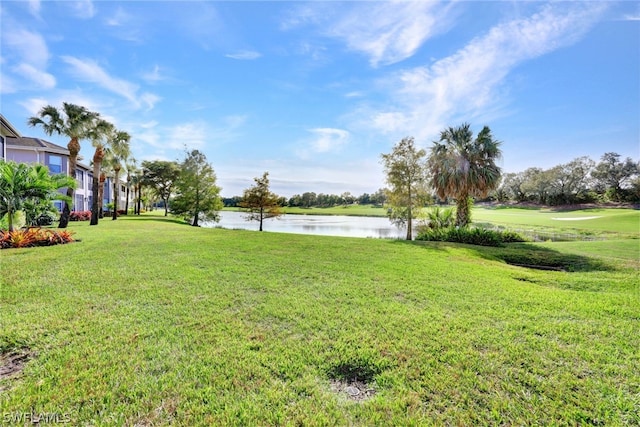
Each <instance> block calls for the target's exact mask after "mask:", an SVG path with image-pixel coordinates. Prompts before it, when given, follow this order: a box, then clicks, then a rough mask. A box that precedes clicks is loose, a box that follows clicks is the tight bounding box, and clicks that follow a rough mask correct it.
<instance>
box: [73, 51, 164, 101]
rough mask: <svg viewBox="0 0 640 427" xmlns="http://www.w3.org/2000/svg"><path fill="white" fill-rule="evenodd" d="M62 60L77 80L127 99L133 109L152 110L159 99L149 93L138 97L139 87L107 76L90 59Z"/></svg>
mask: <svg viewBox="0 0 640 427" xmlns="http://www.w3.org/2000/svg"><path fill="white" fill-rule="evenodd" d="M62 60H63V61H64V62H66V63H67V64H69V65H70V66H71V69H72V72H73V73H74V74H75V75H76V77H77V78H79V79H82V80H84V81H88V82H91V83H95V84H97V85H98V86H100V87H102V88H104V89H106V90H108V91H110V92H113V93H115V94H117V95H120V96H122V97H123V98H125V99H127V100H128V101H129V102H131V104H132V105H133V106H134V107H135V108H140V107H142V106H145V107H146V108H147V109H151V108H153V106H154V105H155V103H156V102H158V101H159V100H160V98H159V97H158V96H156V95H154V94H151V93H143V94H142V95H138V89H139V86H138V85H136V84H134V83H131V82H129V81H127V80H124V79H119V78H117V77H113V76H111V75H109V74H108V73H107V72H106V71H105V70H104V69H103V68H102V67H100V65H98V64H97V63H96V62H95V61H93V60H90V59H79V58H75V57H73V56H63V57H62Z"/></svg>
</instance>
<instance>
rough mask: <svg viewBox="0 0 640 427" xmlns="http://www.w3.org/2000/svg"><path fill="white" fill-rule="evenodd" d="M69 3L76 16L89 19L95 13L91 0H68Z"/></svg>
mask: <svg viewBox="0 0 640 427" xmlns="http://www.w3.org/2000/svg"><path fill="white" fill-rule="evenodd" d="M69 4H70V6H71V8H72V10H73V12H74V14H75V15H76V17H78V18H81V19H90V18H93V17H94V16H95V14H96V9H95V7H94V5H93V2H92V1H91V0H78V1H73V2H69Z"/></svg>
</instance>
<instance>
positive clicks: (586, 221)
mask: <svg viewBox="0 0 640 427" xmlns="http://www.w3.org/2000/svg"><path fill="white" fill-rule="evenodd" d="M227 209H229V210H237V209H236V208H227ZM284 212H285V213H289V214H302V215H304V214H306V215H348V216H379V217H385V216H386V215H387V210H386V209H383V208H380V207H374V206H373V205H363V206H359V205H350V206H335V207H331V208H285V209H284ZM471 216H472V221H473V223H476V224H479V223H482V224H492V225H494V226H502V227H505V228H508V229H512V230H523V231H524V232H527V231H540V232H548V233H551V232H555V233H565V234H574V235H578V234H579V235H586V236H589V235H594V236H600V237H604V238H638V237H640V210H638V209H631V208H592V209H581V210H556V209H553V208H521V207H510V206H509V207H487V206H485V205H479V206H474V207H473V209H472V211H471Z"/></svg>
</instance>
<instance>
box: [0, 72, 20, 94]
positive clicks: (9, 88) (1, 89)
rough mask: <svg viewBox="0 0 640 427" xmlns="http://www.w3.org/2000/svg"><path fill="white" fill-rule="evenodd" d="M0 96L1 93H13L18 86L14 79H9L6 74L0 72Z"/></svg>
mask: <svg viewBox="0 0 640 427" xmlns="http://www.w3.org/2000/svg"><path fill="white" fill-rule="evenodd" d="M0 82H2V84H1V85H0V94H2V93H14V92H16V91H17V90H18V84H17V83H16V82H15V80H14V79H12V78H11V77H9V76H8V75H7V74H4V73H3V72H0Z"/></svg>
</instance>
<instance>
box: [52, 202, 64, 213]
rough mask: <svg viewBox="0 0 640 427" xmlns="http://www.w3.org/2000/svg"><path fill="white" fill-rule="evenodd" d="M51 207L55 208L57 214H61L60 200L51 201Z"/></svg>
mask: <svg viewBox="0 0 640 427" xmlns="http://www.w3.org/2000/svg"><path fill="white" fill-rule="evenodd" d="M53 206H55V207H56V209H57V210H58V212H62V201H61V200H54V201H53Z"/></svg>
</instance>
